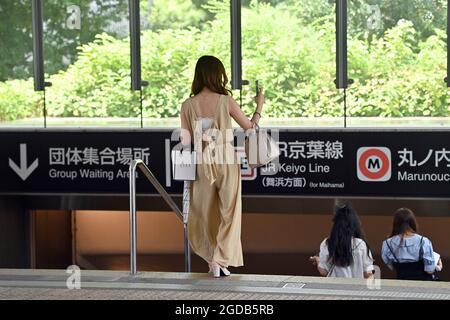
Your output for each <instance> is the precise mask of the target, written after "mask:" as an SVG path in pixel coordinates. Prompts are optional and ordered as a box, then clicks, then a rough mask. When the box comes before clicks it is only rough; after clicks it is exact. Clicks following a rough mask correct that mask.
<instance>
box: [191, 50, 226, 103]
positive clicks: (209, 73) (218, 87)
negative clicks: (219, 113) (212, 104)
mask: <svg viewBox="0 0 450 320" xmlns="http://www.w3.org/2000/svg"><path fill="white" fill-rule="evenodd" d="M227 83H228V77H227V74H226V72H225V67H224V66H223V64H222V62H221V61H220V60H219V59H217V58H216V57H213V56H203V57H201V58H200V59H198V61H197V65H196V66H195V75H194V80H193V81H192V87H191V97H192V96H195V95H196V94H198V93H199V92H200V91H202V90H203V88H204V87H207V88H208V89H209V90H211V91H213V92H215V93H219V94H223V95H227V96H228V95H231V91H230V90H228V89H227V88H226V86H227Z"/></svg>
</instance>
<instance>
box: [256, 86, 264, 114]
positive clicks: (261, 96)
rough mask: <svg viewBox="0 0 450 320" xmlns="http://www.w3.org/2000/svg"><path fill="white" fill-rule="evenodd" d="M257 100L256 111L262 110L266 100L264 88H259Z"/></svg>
mask: <svg viewBox="0 0 450 320" xmlns="http://www.w3.org/2000/svg"><path fill="white" fill-rule="evenodd" d="M255 102H256V111H257V112H261V110H262V107H263V104H264V102H265V97H264V92H263V89H262V88H261V89H260V90H259V92H258V95H257V96H256V97H255Z"/></svg>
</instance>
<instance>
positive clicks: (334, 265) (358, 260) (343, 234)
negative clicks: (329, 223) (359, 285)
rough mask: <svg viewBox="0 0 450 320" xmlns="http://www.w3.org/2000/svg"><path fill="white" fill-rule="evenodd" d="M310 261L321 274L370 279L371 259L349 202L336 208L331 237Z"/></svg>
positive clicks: (323, 242)
mask: <svg viewBox="0 0 450 320" xmlns="http://www.w3.org/2000/svg"><path fill="white" fill-rule="evenodd" d="M310 260H311V261H312V262H313V264H314V265H316V266H317V270H318V271H319V273H320V274H321V275H322V276H324V277H341V278H369V277H371V276H372V274H373V270H374V268H373V258H372V253H371V252H370V249H369V247H368V246H367V243H366V241H365V240H364V235H363V232H362V230H361V223H360V221H359V218H358V216H357V214H356V212H355V211H354V210H353V208H352V207H351V206H350V205H345V206H342V207H339V208H337V209H336V212H335V215H334V218H333V227H332V229H331V232H330V236H329V237H328V238H326V239H325V240H323V241H322V243H321V244H320V253H319V256H314V257H311V258H310Z"/></svg>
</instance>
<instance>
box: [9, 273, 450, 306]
mask: <svg viewBox="0 0 450 320" xmlns="http://www.w3.org/2000/svg"><path fill="white" fill-rule="evenodd" d="M70 276H71V274H68V273H66V272H65V270H25V269H0V299H38V300H47V299H55V300H61V299H70V300H73V299H80V300H87V299H101V300H110V299H120V300H124V299H136V300H138V299H147V300H215V299H221V300H248V299H251V300H259V299H261V300H305V299H308V300H310V299H314V300H317V299H319V300H322V299H333V300H335V299H345V300H348V299H406V300H409V299H445V300H450V283H448V282H416V281H397V280H384V279H383V280H381V282H380V286H379V287H378V288H376V286H373V285H371V284H369V285H368V283H367V282H366V281H364V280H358V279H338V278H320V277H299V276H279V275H277V276H274V275H249V274H247V275H239V274H233V275H231V276H230V277H223V278H218V279H214V278H212V277H210V276H209V275H208V274H205V273H190V274H187V273H176V272H170V273H169V272H142V273H139V274H138V275H136V276H131V275H130V274H129V273H128V272H122V271H86V270H81V274H80V280H81V281H80V286H81V289H72V290H70V289H68V288H67V279H68V277H70ZM71 284H73V282H71Z"/></svg>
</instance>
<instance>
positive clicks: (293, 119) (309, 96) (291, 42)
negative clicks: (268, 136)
mask: <svg viewBox="0 0 450 320" xmlns="http://www.w3.org/2000/svg"><path fill="white" fill-rule="evenodd" d="M243 5H244V7H243V9H242V29H243V31H242V38H243V49H242V55H243V78H244V79H245V80H249V81H250V83H251V86H250V87H246V88H245V89H244V98H243V105H244V106H243V108H244V110H245V111H246V113H247V114H251V113H252V112H253V111H254V103H253V96H254V95H255V89H254V86H255V85H254V83H255V80H259V81H261V82H262V84H263V86H264V87H265V92H266V102H267V103H266V106H265V110H263V113H264V114H263V118H262V119H261V124H263V125H277V126H280V125H281V126H285V125H287V126H317V125H318V126H339V127H341V126H342V125H343V114H344V109H343V93H342V92H341V91H340V90H337V89H336V86H335V84H334V79H335V78H336V65H335V52H336V51H335V42H336V40H335V39H336V38H335V19H336V14H335V4H334V1H328V0H300V1H299V0H271V1H243Z"/></svg>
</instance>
